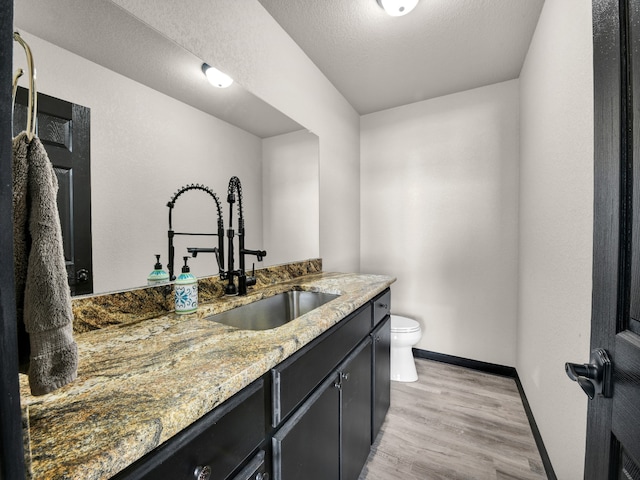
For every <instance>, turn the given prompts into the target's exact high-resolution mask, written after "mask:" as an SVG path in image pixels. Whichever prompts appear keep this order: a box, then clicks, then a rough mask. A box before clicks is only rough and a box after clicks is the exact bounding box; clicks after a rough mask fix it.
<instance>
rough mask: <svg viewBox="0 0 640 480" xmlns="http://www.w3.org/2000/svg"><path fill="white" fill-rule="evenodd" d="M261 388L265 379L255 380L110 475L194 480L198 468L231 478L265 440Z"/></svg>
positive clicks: (129, 479)
mask: <svg viewBox="0 0 640 480" xmlns="http://www.w3.org/2000/svg"><path fill="white" fill-rule="evenodd" d="M264 391H265V390H264V380H263V379H260V380H258V381H256V382H254V383H253V384H252V385H249V386H248V387H246V388H245V389H244V390H242V391H241V392H239V393H238V394H236V395H234V396H233V397H231V398H230V399H229V400H227V401H226V402H224V403H223V404H222V405H220V406H219V407H217V408H215V409H214V410H213V411H211V412H210V413H208V414H207V415H205V416H204V417H203V418H201V419H200V420H198V421H197V422H195V423H194V424H192V425H191V426H190V427H188V428H186V429H185V430H183V431H182V432H180V433H178V434H177V435H175V436H173V437H172V438H170V439H169V440H167V441H166V442H165V443H163V444H162V445H160V446H159V447H157V448H156V449H155V450H153V451H152V452H150V453H148V454H147V455H145V456H144V457H143V458H141V459H140V460H138V461H137V462H135V463H134V464H132V465H131V466H129V467H128V468H127V469H126V470H124V471H123V472H120V474H118V475H116V476H115V477H113V478H115V479H118V480H124V479H126V480H133V479H136V480H139V479H141V480H152V479H158V478H170V479H172V480H180V479H185V480H187V479H188V480H193V479H194V478H198V477H197V474H195V472H196V471H197V470H198V469H199V470H198V471H202V470H203V469H206V470H208V471H210V476H209V477H208V478H209V479H210V480H225V479H227V478H235V477H230V475H231V473H232V472H234V471H235V470H236V469H237V468H238V467H240V466H241V465H243V464H244V463H245V462H246V461H247V460H248V459H249V458H250V456H251V455H252V454H253V453H254V452H255V451H256V450H257V449H258V447H259V446H260V445H261V444H262V442H263V441H264V438H265V430H266V429H265V393H264ZM263 458H264V455H262V457H261V460H262V459H263ZM254 461H255V459H254V460H252V462H249V465H250V464H251V463H253V462H254ZM249 465H247V466H249ZM260 468H263V467H262V466H261V467H260ZM256 471H257V467H256ZM204 475H205V476H206V472H205V474H204ZM203 478H205V477H203ZM238 478H242V476H240V477H238ZM250 478H251V477H250Z"/></svg>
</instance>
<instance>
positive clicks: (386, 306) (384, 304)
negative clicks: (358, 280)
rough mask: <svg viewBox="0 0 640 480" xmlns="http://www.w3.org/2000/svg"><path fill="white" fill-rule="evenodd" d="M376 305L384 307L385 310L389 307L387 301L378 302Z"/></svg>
mask: <svg viewBox="0 0 640 480" xmlns="http://www.w3.org/2000/svg"><path fill="white" fill-rule="evenodd" d="M378 306H379V307H380V308H384V309H385V310H387V309H388V308H389V304H388V303H379V304H378Z"/></svg>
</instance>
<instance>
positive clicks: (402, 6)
mask: <svg viewBox="0 0 640 480" xmlns="http://www.w3.org/2000/svg"><path fill="white" fill-rule="evenodd" d="M376 1H377V2H378V5H380V6H381V7H382V8H383V9H384V11H385V12H387V13H388V14H389V15H391V16H392V17H401V16H402V15H406V14H407V13H409V12H410V11H411V10H413V9H414V8H416V5H417V4H418V0H376Z"/></svg>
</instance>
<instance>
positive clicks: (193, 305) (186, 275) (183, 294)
mask: <svg viewBox="0 0 640 480" xmlns="http://www.w3.org/2000/svg"><path fill="white" fill-rule="evenodd" d="M183 258H184V266H183V267H182V273H181V274H180V275H179V276H178V278H176V282H175V292H176V313H178V314H180V315H182V314H185V313H193V312H195V311H196V310H197V309H198V279H197V278H196V277H195V276H194V275H193V274H192V273H191V271H190V270H189V266H188V265H187V260H189V257H183Z"/></svg>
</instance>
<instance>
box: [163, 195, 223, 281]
mask: <svg viewBox="0 0 640 480" xmlns="http://www.w3.org/2000/svg"><path fill="white" fill-rule="evenodd" d="M189 190H201V191H203V192H205V193H207V194H209V195H210V196H211V197H212V198H213V200H214V201H215V202H216V208H217V213H218V218H217V220H218V221H217V225H218V233H186V232H174V231H173V226H172V214H173V207H174V206H175V203H176V200H177V199H178V197H179V196H180V195H182V194H183V193H185V192H188V191H189ZM167 207H169V231H168V232H167V235H168V237H169V263H168V264H167V269H168V270H169V279H170V280H171V281H173V280H175V279H176V276H175V275H174V267H173V260H174V257H175V249H174V247H173V237H174V236H175V235H205V236H217V237H218V246H217V247H215V248H187V251H188V252H189V253H191V255H192V256H194V257H195V256H196V255H198V253H199V252H201V253H205V252H213V253H215V254H216V261H217V263H218V270H219V272H220V278H223V279H224V278H225V274H226V272H225V271H224V221H223V220H222V207H221V206H220V200H219V199H218V195H216V194H215V193H214V192H213V190H211V189H210V188H209V187H205V186H204V185H200V184H194V183H192V184H190V185H185V186H184V187H181V188H180V189H178V191H177V192H176V193H174V194H173V197H171V200H169V203H167Z"/></svg>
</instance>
